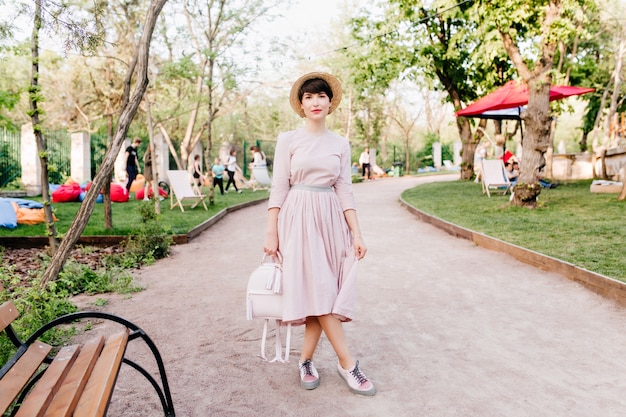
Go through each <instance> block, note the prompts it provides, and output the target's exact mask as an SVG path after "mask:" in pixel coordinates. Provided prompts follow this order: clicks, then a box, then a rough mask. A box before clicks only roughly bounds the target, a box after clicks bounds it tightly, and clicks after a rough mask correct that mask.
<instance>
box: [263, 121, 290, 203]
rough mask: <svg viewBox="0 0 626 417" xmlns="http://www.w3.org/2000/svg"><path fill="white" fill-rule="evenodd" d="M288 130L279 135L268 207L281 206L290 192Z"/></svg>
mask: <svg viewBox="0 0 626 417" xmlns="http://www.w3.org/2000/svg"><path fill="white" fill-rule="evenodd" d="M287 133H288V132H285V133H281V134H279V135H278V139H277V140H276V149H275V151H274V165H273V167H274V168H273V171H272V188H271V189H270V197H269V202H268V209H271V208H275V207H278V208H281V207H282V205H283V202H284V201H285V198H287V193H288V192H289V187H290V184H289V177H290V172H291V152H290V151H289V138H290V136H292V135H288V134H287Z"/></svg>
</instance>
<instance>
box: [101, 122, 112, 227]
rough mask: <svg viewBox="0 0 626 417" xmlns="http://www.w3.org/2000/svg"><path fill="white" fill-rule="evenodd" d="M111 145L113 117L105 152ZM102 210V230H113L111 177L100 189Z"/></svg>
mask: <svg viewBox="0 0 626 417" xmlns="http://www.w3.org/2000/svg"><path fill="white" fill-rule="evenodd" d="M112 143H113V115H112V114H111V115H109V126H108V130H107V152H108V150H109V148H110V147H111V144H112ZM102 210H104V228H105V229H109V230H110V229H113V206H112V205H111V176H109V180H108V181H106V182H105V183H104V187H102Z"/></svg>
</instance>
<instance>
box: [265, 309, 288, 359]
mask: <svg viewBox="0 0 626 417" xmlns="http://www.w3.org/2000/svg"><path fill="white" fill-rule="evenodd" d="M269 322H270V319H265V320H263V336H262V338H261V354H260V355H259V357H260V358H261V359H263V360H264V361H267V362H283V363H285V362H289V350H290V348H291V323H287V337H286V340H285V356H284V358H283V353H282V350H283V345H282V338H281V334H280V327H281V323H282V322H281V321H280V320H274V326H275V328H276V335H275V339H276V355H275V356H274V359H272V360H269V361H268V360H267V357H266V356H265V341H266V340H267V327H268V324H269Z"/></svg>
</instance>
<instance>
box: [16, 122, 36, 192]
mask: <svg viewBox="0 0 626 417" xmlns="http://www.w3.org/2000/svg"><path fill="white" fill-rule="evenodd" d="M20 153H21V158H20V159H21V161H20V162H21V164H22V184H23V185H24V189H25V190H26V195H27V196H29V197H32V196H36V195H41V161H40V160H39V152H38V151H37V139H36V138H35V132H33V125H32V123H28V124H25V125H22V134H21V138H20Z"/></svg>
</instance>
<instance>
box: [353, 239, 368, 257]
mask: <svg viewBox="0 0 626 417" xmlns="http://www.w3.org/2000/svg"><path fill="white" fill-rule="evenodd" d="M352 241H353V246H354V255H355V256H356V258H357V259H359V260H361V259H363V257H364V256H365V253H366V252H367V247H366V246H365V242H363V238H362V237H355V238H353V240H352Z"/></svg>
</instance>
